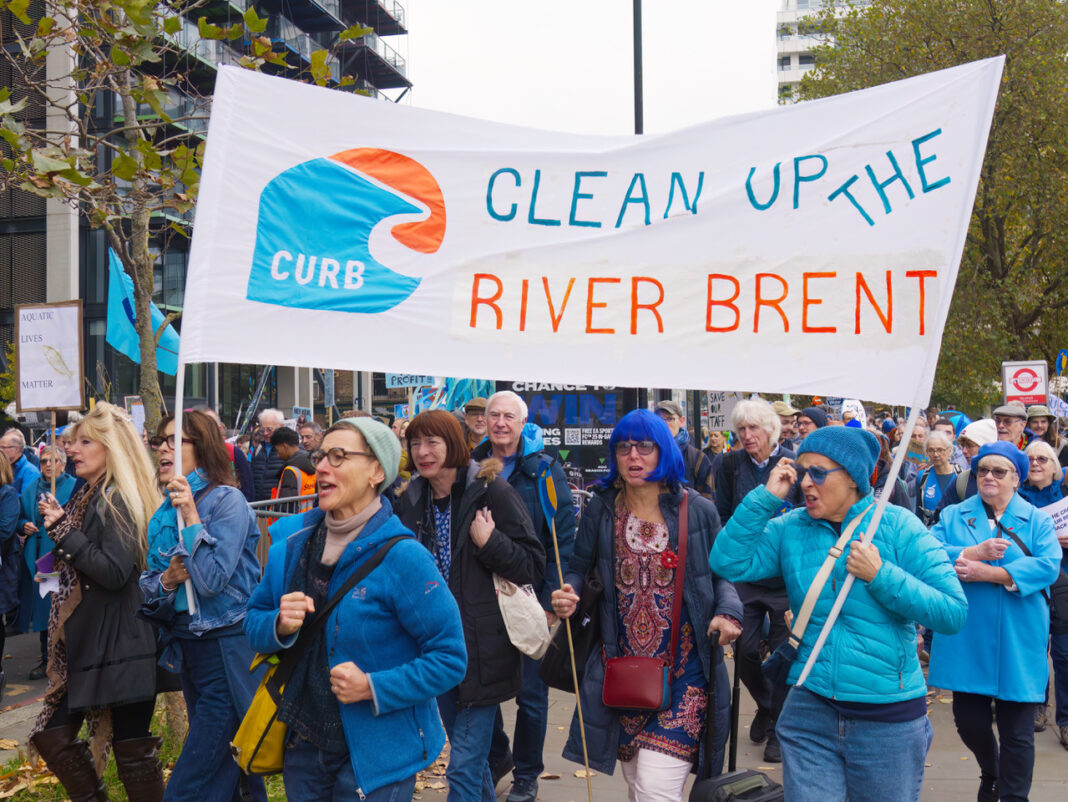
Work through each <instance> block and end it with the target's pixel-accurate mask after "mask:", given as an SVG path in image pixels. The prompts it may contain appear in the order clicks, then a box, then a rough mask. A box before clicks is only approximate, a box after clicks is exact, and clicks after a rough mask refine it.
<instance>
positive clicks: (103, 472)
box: [30, 403, 163, 802]
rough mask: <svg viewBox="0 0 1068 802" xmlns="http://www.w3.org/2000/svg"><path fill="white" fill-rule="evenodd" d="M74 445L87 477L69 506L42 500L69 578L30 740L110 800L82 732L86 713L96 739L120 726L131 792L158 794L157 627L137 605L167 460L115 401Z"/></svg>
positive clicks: (83, 426)
mask: <svg viewBox="0 0 1068 802" xmlns="http://www.w3.org/2000/svg"><path fill="white" fill-rule="evenodd" d="M69 456H70V459H71V461H72V462H73V463H74V467H75V469H76V471H77V473H78V476H79V477H81V478H82V479H84V480H85V484H84V485H82V487H80V488H79V489H78V491H77V492H76V493H74V495H73V496H71V498H70V500H69V501H68V502H67V504H66V505H65V506H63V507H61V506H60V505H59V503H58V502H57V501H56V498H55V497H54V496H53V495H51V494H47V495H46V496H45V498H44V499H43V500H42V501H41V513H42V517H43V521H44V526H45V529H46V530H47V531H48V536H49V538H51V539H52V541H53V542H54V543H55V544H56V545H55V548H54V549H53V551H52V554H53V555H54V556H55V561H56V570H57V572H58V574H59V590H58V591H57V592H56V594H55V598H54V599H53V602H52V612H51V615H50V616H49V621H48V636H49V638H48V640H49V648H48V690H47V692H46V694H45V699H44V706H43V708H42V710H41V713H40V715H39V716H38V718H37V724H36V726H35V727H34V731H33V733H32V735H31V736H30V741H31V742H32V743H33V745H34V747H35V748H36V749H37V751H38V752H39V753H40V754H41V757H43V758H44V760H45V762H46V763H47V764H48V768H49V769H50V770H51V771H52V773H53V774H55V775H56V777H57V778H58V779H59V781H60V782H61V783H62V784H63V786H64V788H65V789H66V791H67V793H68V795H69V796H70V798H71V799H72V800H75V801H77V800H106V799H107V791H106V790H105V788H104V783H103V781H102V780H101V778H100V777H99V776H98V775H97V772H96V769H95V767H94V765H93V759H92V757H91V754H90V750H89V746H88V744H86V743H85V741H82V740H80V739H79V738H78V732H79V730H80V729H81V726H82V722H83V721H87V723H88V727H89V738H90V740H92V741H94V742H95V745H100V743H99V742H101V741H104V740H105V739H106V738H107V737H108V735H109V734H110V736H111V741H112V747H113V749H114V750H115V763H116V767H117V769H118V775H119V779H120V780H121V781H122V783H123V785H124V786H125V787H126V792H127V795H128V796H129V797H130V799H136V800H138V802H158V800H160V799H162V798H163V774H162V771H161V768H160V763H159V758H158V750H159V739H157V738H154V737H152V734H151V732H150V731H149V724H150V723H151V720H152V711H153V708H154V707H155V697H156V637H155V634H154V633H153V631H152V627H151V626H150V625H149V624H148V623H147V622H145V621H142V620H141V619H139V618H138V617H137V610H138V608H139V607H140V606H141V601H142V599H141V590H140V588H139V587H138V580H139V578H140V576H141V571H142V570H144V567H145V552H146V550H147V545H148V542H147V539H146V531H147V528H148V522H149V519H150V518H151V517H152V514H153V513H154V512H155V511H156V508H157V507H158V506H159V504H160V501H161V498H160V493H159V489H158V487H157V484H156V472H155V471H154V470H153V468H152V465H151V463H150V462H149V459H148V454H147V452H146V451H145V448H144V446H143V445H142V444H141V439H140V437H139V436H138V434H137V431H136V430H135V429H134V427H133V424H131V423H130V420H129V418H128V416H127V415H126V413H125V412H124V411H123V410H121V409H120V408H119V407H116V406H114V405H112V404H107V403H98V404H97V405H96V406H95V407H94V408H93V410H92V411H91V412H89V413H88V414H87V415H86V416H85V418H83V419H82V420H81V421H79V422H78V424H77V425H76V426H75V427H74V430H73V438H72V443H71V446H70V449H69ZM108 719H110V722H109V721H108ZM109 724H110V726H109ZM109 730H110V733H109Z"/></svg>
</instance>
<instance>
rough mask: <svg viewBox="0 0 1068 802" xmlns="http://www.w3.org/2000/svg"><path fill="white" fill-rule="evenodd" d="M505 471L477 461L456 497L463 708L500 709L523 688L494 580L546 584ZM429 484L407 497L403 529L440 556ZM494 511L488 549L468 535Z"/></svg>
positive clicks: (416, 485) (453, 584)
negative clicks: (481, 514)
mask: <svg viewBox="0 0 1068 802" xmlns="http://www.w3.org/2000/svg"><path fill="white" fill-rule="evenodd" d="M500 469H501V463H500V461H499V460H495V459H489V460H486V461H485V462H483V463H482V464H481V465H480V464H479V463H477V462H474V461H472V462H471V463H470V464H469V465H468V468H467V471H466V472H464V471H460V472H459V473H458V476H457V480H456V483H455V484H454V485H453V489H452V521H453V526H452V560H451V566H450V569H449V589H450V590H451V591H452V594H453V596H455V597H456V602H457V604H458V605H459V606H460V617H461V619H462V620H463V627H464V642H465V644H466V646H467V674H466V676H465V677H464V679H463V681H462V682H461V683H460V693H459V700H458V701H459V704H461V705H471V706H482V705H495V704H498V703H500V702H503V701H505V700H507V699H511V698H512V697H514V696H515V695H516V694H517V693H518V692H519V688H520V686H521V685H522V666H521V663H520V660H519V657H520V655H519V651H518V650H517V649H516V648H515V647H514V646H513V645H512V642H511V641H510V640H508V631H507V630H506V629H505V627H504V619H503V618H501V610H500V607H499V606H498V605H497V592H496V590H495V589H494V587H493V574H494V573H497V574H499V575H500V576H502V577H504V578H505V579H507V580H509V581H511V582H514V583H516V584H517V585H533V586H534V587H538V586H539V585H540V584H541V580H542V575H543V574H544V572H545V550H544V549H543V548H542V546H541V543H540V542H539V540H538V537H537V535H535V534H534V527H533V525H532V524H531V522H530V516H529V515H527V511H526V507H525V506H524V505H523V501H522V499H520V498H519V495H518V494H517V493H516V492H515V490H513V489H512V487H511V486H510V485H509V484H508V483H507V482H506V481H504V480H503V479H501V478H499V474H500ZM429 493H430V484H429V483H428V482H427V481H426V480H425V479H423V478H422V477H416V478H415V479H413V480H412V481H411V483H410V484H409V485H408V487H407V488H406V489H405V490H403V491H402V492H401V494H400V497H399V498H398V500H397V504H396V514H397V517H398V518H400V520H401V523H403V524H404V525H405V526H406V527H408V528H409V529H411V530H412V531H413V532H414V533H415V536H416V537H417V538H419V542H420V543H422V544H423V545H424V546H426V547H427V548H428V549H430V551H431V553H436V551H437V545H436V540H435V527H434V516H433V513H432V512H431V509H430V507H431V502H430V499H429ZM483 507H489V508H490V510H491V511H492V513H493V522H494V524H495V528H494V530H493V534H492V535H490V539H489V540H488V541H487V542H486V545H485V546H483V547H482V548H477V547H476V546H475V544H474V541H473V540H471V535H470V534H469V532H470V529H471V522H472V521H474V519H475V512H476V511H477V510H479V509H482V508H483Z"/></svg>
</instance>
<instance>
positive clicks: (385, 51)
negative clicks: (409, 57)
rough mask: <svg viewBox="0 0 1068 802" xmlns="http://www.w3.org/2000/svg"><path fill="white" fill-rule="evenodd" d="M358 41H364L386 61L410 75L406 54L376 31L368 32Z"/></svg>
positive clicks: (406, 75) (404, 73) (401, 72)
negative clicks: (389, 43)
mask: <svg viewBox="0 0 1068 802" xmlns="http://www.w3.org/2000/svg"><path fill="white" fill-rule="evenodd" d="M356 42H357V43H363V44H364V45H365V46H366V47H367V48H368V49H370V50H373V51H374V52H375V53H377V54H378V56H379V58H381V59H382V60H383V61H384V62H386V63H387V64H388V65H389V66H391V67H392V68H393V69H395V70H396V71H397V72H399V73H400V74H401V75H403V76H404V77H405V78H407V77H408V65H407V62H405V60H404V56H402V55H401V54H400V53H398V52H397V51H396V50H394V49H393V48H392V47H390V46H389V45H387V44H386V43H385V41H384V40H383V39H382V37H380V36H378V35H377V34H374V33H368V34H365V35H364V36H362V37H361V38H359V39H357V40H356Z"/></svg>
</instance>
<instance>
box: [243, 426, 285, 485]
mask: <svg viewBox="0 0 1068 802" xmlns="http://www.w3.org/2000/svg"><path fill="white" fill-rule="evenodd" d="M285 419H286V416H285V415H283V414H282V410H280V409H265V410H263V412H261V413H260V417H259V423H260V432H261V433H262V434H263V442H262V443H260V444H259V445H258V446H256V450H255V451H253V452H252V460H251V462H252V481H253V484H254V485H255V488H256V501H266V500H267V499H269V498H270V497H271V491H272V490H273V489H274V488H276V487H277V486H278V479H279V477H280V476H281V475H282V469H283V468H284V467H285V460H284V459H282V457H281V455H280V454H279V453H278V452H277V451H276V450H275V449H274V448H273V447H272V446H271V435H272V434H274V433H275V431H276V430H277V429H279V428H281V426H282V424H283V423H284V422H285Z"/></svg>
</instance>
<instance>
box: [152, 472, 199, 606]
mask: <svg viewBox="0 0 1068 802" xmlns="http://www.w3.org/2000/svg"><path fill="white" fill-rule="evenodd" d="M185 478H186V481H188V482H189V489H190V490H191V491H192V492H193V494H194V496H195V495H196V493H198V492H199V491H201V490H203V489H204V488H205V487H207V486H208V477H207V476H205V475H204V474H203V473H201V472H200V470H199V469H198V470H195V471H193V472H192V473H190V474H186V477H185ZM177 545H178V511H177V510H175V509H174V505H173V504H171V499H170V496H169V495H168V496H164V499H163V503H162V504H160V505H159V509H158V510H156V512H155V514H154V515H153V516H152V519H151V520H150V521H149V522H148V557H147V561H148V570H149V571H160V572H162V571H166V570H167V568H168V566H170V564H171V558H170V557H169V556H164V555H165V554H168V553H169V552H172V551H173V550H174V548H175V547H176V546H177ZM185 547H186V550H187V551H188V550H189V544H188V543H186V544H185ZM174 609H175V610H177V611H178V612H180V613H185V612H188V611H189V602H188V601H187V600H186V598H185V593H177V594H175V597H174Z"/></svg>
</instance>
